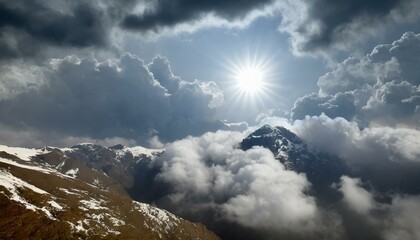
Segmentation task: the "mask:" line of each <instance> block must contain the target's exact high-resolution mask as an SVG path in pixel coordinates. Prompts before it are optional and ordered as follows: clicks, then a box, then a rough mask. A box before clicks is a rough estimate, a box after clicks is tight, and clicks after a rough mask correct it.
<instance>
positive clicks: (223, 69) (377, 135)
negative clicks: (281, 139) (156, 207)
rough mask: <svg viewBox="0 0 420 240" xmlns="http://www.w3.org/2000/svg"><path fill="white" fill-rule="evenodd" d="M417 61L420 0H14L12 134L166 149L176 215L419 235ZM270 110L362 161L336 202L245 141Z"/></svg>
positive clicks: (314, 233)
mask: <svg viewBox="0 0 420 240" xmlns="http://www.w3.org/2000/svg"><path fill="white" fill-rule="evenodd" d="M419 66H420V1H418V0H343V1H328V0H312V1H309V0H293V1H292V0H244V1H239V0H203V1H196V0H172V1H167V0H122V1H113V0H99V1H88V0H74V1H65V0H33V1H21V0H17V1H7V0H0V144H3V145H10V146H22V147H42V146H46V145H53V146H72V145H75V144H77V143H80V142H92V143H97V144H101V145H105V146H112V145H116V144H124V145H128V146H134V145H142V146H145V147H153V148H161V147H165V149H166V151H165V154H164V156H163V157H162V158H160V159H158V160H156V161H155V162H153V163H152V165H153V166H151V167H153V168H156V169H158V171H157V174H156V176H155V180H156V181H157V182H159V183H160V184H166V186H167V189H166V190H167V191H165V192H162V194H163V195H162V196H161V198H160V199H159V202H160V203H161V204H163V205H164V206H166V207H167V208H170V209H177V211H178V214H181V215H182V214H184V215H185V216H191V215H194V214H192V213H191V212H188V213H186V212H185V211H192V210H191V209H193V210H194V211H195V212H196V213H202V214H204V213H208V212H211V213H212V214H210V215H206V216H211V218H221V219H224V220H227V221H229V222H230V223H232V226H239V227H243V228H246V229H250V231H256V232H257V233H255V232H253V233H252V234H254V233H255V234H257V236H259V237H261V236H263V238H266V239H278V238H279V237H284V238H286V239H292V238H296V239H310V238H313V239H322V238H326V239H386V240H393V239H395V240H396V239H413V240H415V239H420V230H419V229H418V226H419V225H420V217H419V215H418V214H417V213H418V212H419V211H420V186H419V184H418V183H419V182H420V67H419ZM263 124H271V125H280V126H284V127H286V128H288V129H290V130H291V131H292V132H294V133H296V134H297V135H298V136H299V137H300V138H302V139H303V140H304V141H305V142H306V143H307V144H308V145H309V146H311V147H313V148H314V149H316V150H317V151H321V152H324V153H327V154H331V155H335V156H338V157H339V158H340V159H342V160H343V161H344V162H345V163H346V164H347V166H348V167H349V168H351V169H352V173H354V174H353V175H351V176H347V175H343V176H342V177H341V178H340V180H339V182H337V183H335V184H334V186H331V188H333V189H335V191H336V192H337V194H339V195H340V197H341V198H340V200H339V201H338V203H337V204H336V205H335V206H334V208H328V207H325V206H322V204H320V203H319V201H318V200H317V196H313V195H310V194H308V191H310V189H311V182H310V181H308V179H307V177H306V176H305V175H304V174H297V173H296V172H293V171H288V170H286V169H285V168H284V166H283V165H282V164H281V163H280V162H278V161H276V160H275V159H274V156H273V154H271V152H269V151H268V150H267V149H264V148H253V149H250V150H248V151H242V150H240V149H237V145H238V144H239V143H240V142H241V140H242V139H243V138H245V137H246V136H247V134H249V133H250V132H251V131H252V130H254V129H256V128H257V127H259V126H262V125H263ZM209 159H210V160H211V161H212V162H209ZM174 206H176V207H174ZM337 209H338V210H337ZM261 232H263V233H264V234H263V235H258V234H260V233H261ZM252 234H251V235H252ZM358 234H362V235H358ZM363 234H364V235H363ZM251 235H250V236H251ZM360 236H363V237H364V238H358V237H360Z"/></svg>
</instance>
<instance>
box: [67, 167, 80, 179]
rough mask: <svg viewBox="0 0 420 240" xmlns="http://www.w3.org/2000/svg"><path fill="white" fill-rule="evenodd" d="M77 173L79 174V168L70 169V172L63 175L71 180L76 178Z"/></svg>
mask: <svg viewBox="0 0 420 240" xmlns="http://www.w3.org/2000/svg"><path fill="white" fill-rule="evenodd" d="M77 173H79V168H75V169H70V170H68V171H67V172H66V173H65V174H66V175H67V176H70V177H72V178H76V177H77Z"/></svg>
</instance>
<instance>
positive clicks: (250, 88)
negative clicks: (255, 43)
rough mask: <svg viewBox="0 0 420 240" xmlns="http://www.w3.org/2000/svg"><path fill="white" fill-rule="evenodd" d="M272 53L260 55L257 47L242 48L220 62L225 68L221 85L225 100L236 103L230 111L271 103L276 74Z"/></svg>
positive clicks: (254, 108) (262, 107)
mask: <svg viewBox="0 0 420 240" xmlns="http://www.w3.org/2000/svg"><path fill="white" fill-rule="evenodd" d="M275 56H276V55H272V53H268V54H266V55H261V54H259V53H258V51H255V52H254V53H251V51H249V50H248V51H246V50H245V51H243V52H242V53H240V55H238V56H236V57H232V56H229V57H228V58H227V59H226V61H224V62H223V65H224V67H226V69H227V70H228V75H227V78H226V81H225V82H224V84H223V85H222V86H223V88H224V96H225V97H226V101H227V102H228V101H229V102H231V103H232V106H235V107H240V108H238V109H235V110H233V111H242V110H245V109H246V111H260V110H261V109H264V108H265V107H266V106H268V105H270V104H271V103H272V99H274V98H273V96H274V95H275V94H276V92H277V84H276V82H277V79H278V74H277V72H276V70H275V69H274V67H273V61H272V60H273V59H274V57H275Z"/></svg>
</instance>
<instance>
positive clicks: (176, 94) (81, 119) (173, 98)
mask: <svg viewBox="0 0 420 240" xmlns="http://www.w3.org/2000/svg"><path fill="white" fill-rule="evenodd" d="M158 65H159V66H158ZM23 66H24V65H23ZM149 66H150V67H151V68H152V66H153V68H152V70H153V72H154V73H152V72H151V71H150V70H149V68H148V67H147V66H146V65H145V64H144V63H143V61H142V60H141V59H139V58H137V57H135V56H132V55H128V54H126V55H124V56H122V57H121V58H120V59H110V60H108V61H105V62H98V61H97V60H96V59H95V58H85V59H79V58H78V57H75V56H72V57H67V58H65V59H54V60H52V61H51V65H50V67H44V68H43V69H42V68H39V67H38V68H35V69H34V72H31V71H30V70H28V69H27V68H28V67H26V68H23V69H22V70H19V69H11V70H10V71H12V70H13V71H12V72H11V73H10V74H9V75H7V74H6V75H5V76H2V77H3V78H5V79H4V81H2V82H1V83H2V84H1V85H0V90H3V91H4V92H5V93H7V95H5V96H3V97H4V98H2V101H1V102H0V112H1V116H2V118H1V123H2V124H3V125H5V126H9V127H14V128H17V129H19V128H20V129H21V130H22V131H25V130H26V131H27V130H28V129H29V130H30V129H35V130H36V131H35V132H37V134H38V135H39V133H40V132H41V133H42V132H45V135H46V136H48V135H51V134H53V133H54V134H55V135H61V136H63V137H66V136H72V137H75V138H83V137H84V138H91V139H106V138H115V137H119V138H126V139H134V140H145V139H147V138H149V137H151V136H152V135H158V136H159V137H161V138H163V139H164V140H173V139H176V138H182V137H185V136H186V135H188V134H194V135H196V134H201V133H203V132H206V131H210V130H215V129H219V128H220V127H222V126H224V125H223V124H222V122H220V121H218V120H215V119H214V118H213V115H214V113H215V109H216V108H217V107H218V106H219V105H220V104H221V103H222V102H223V95H222V93H221V92H220V90H219V88H218V86H217V85H216V84H215V83H214V82H199V81H194V82H186V81H183V80H181V79H180V78H179V77H176V76H174V75H173V74H172V72H171V70H170V67H169V62H168V61H167V60H166V59H164V58H161V57H159V58H155V59H154V60H153V62H152V63H151V65H149ZM29 69H30V68H29ZM161 70H162V71H163V70H166V71H163V72H160V71H161ZM36 71H38V72H41V73H42V74H41V73H37V72H36ZM6 72H7V71H6ZM168 74H169V75H168ZM38 75H39V77H38V78H40V79H42V80H43V84H40V85H35V86H33V84H32V82H31V81H35V82H37V83H39V82H41V81H36V80H33V79H31V77H33V76H38ZM154 75H156V76H157V77H159V78H162V79H163V78H171V79H172V78H173V79H176V81H178V83H179V86H178V87H177V88H176V89H171V90H170V91H169V90H167V89H166V88H164V87H163V86H162V85H161V84H160V83H159V79H156V78H155V77H154ZM13 78H19V79H20V78H22V80H21V83H19V84H14V85H12V86H10V82H11V81H10V79H12V80H13ZM27 78H28V79H27ZM25 81H27V82H25ZM162 81H163V80H162ZM8 83H9V85H8ZM12 83H13V82H12ZM12 87H14V89H13V88H12ZM44 139H45V138H44ZM3 141H7V139H3Z"/></svg>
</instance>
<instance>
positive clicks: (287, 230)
mask: <svg viewBox="0 0 420 240" xmlns="http://www.w3.org/2000/svg"><path fill="white" fill-rule="evenodd" d="M244 137H245V135H244V134H243V133H240V132H231V131H217V132H215V133H205V134H204V135H202V136H200V137H188V138H185V139H183V140H178V141H175V142H173V143H169V144H166V145H165V153H164V154H163V155H162V156H161V157H160V158H158V159H155V160H153V161H152V162H150V163H149V164H148V165H147V167H146V166H145V167H146V168H147V169H148V170H147V171H145V172H144V173H146V175H144V176H142V177H143V178H142V179H140V180H138V181H139V182H148V183H147V184H146V185H147V186H146V185H145V186H143V187H144V188H152V189H154V190H155V191H159V192H158V193H156V194H155V196H152V197H151V198H149V199H144V200H147V201H152V202H155V203H156V204H158V205H159V206H162V207H165V208H167V209H171V210H172V211H174V212H176V213H178V214H180V215H182V216H186V217H188V218H192V219H197V220H200V221H202V222H206V223H207V224H208V225H209V226H213V227H214V228H216V229H215V230H216V231H218V233H219V234H221V236H222V237H228V236H230V237H233V238H238V237H239V236H240V237H241V238H242V239H248V238H249V237H250V236H246V234H244V233H238V231H237V230H238V229H241V228H242V229H243V228H245V229H248V230H249V229H252V230H254V231H257V232H258V235H257V236H259V237H262V236H266V237H269V236H272V237H274V236H277V237H279V236H283V237H286V236H288V237H290V238H292V239H308V238H311V234H314V233H316V234H320V235H322V236H333V235H335V234H336V232H337V231H339V230H337V229H336V230H334V231H333V233H330V232H328V230H327V229H326V227H325V226H326V225H323V223H324V221H329V222H330V223H334V224H336V222H335V221H336V219H335V218H328V217H326V215H325V214H324V213H323V212H322V210H320V209H319V208H318V206H317V204H316V201H315V198H314V197H313V196H310V195H308V194H307V191H308V190H309V189H310V188H311V184H310V182H308V180H307V179H306V176H305V175H304V174H298V173H295V172H293V171H287V170H286V169H285V167H284V166H283V165H282V164H281V163H280V162H279V161H278V160H276V159H275V158H274V156H273V154H272V153H271V152H270V151H269V150H268V149H265V148H261V147H257V148H252V149H250V150H247V151H243V150H241V149H239V148H238V144H239V142H240V141H241V140H242V139H243V138H244ZM151 172H154V173H155V174H152V175H150V173H151ZM137 190H138V189H137ZM137 192H138V191H137ZM137 195H139V197H140V198H142V197H144V196H141V195H142V194H137ZM232 223H233V224H239V226H237V227H236V228H237V229H236V230H235V229H234V228H233V227H232V228H233V229H223V227H221V226H220V225H229V224H232ZM245 232H246V231H245ZM229 234H230V235H229Z"/></svg>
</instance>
